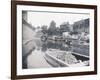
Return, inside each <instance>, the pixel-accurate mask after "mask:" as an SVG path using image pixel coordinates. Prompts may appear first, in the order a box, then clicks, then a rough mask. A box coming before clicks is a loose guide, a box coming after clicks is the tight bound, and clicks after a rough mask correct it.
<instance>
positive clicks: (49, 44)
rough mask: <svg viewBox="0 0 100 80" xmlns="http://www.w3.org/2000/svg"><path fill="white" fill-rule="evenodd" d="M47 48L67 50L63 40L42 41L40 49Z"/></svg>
mask: <svg viewBox="0 0 100 80" xmlns="http://www.w3.org/2000/svg"><path fill="white" fill-rule="evenodd" d="M48 48H52V49H60V50H65V51H68V46H67V45H65V42H63V41H46V42H42V51H46V50H47V49H48Z"/></svg>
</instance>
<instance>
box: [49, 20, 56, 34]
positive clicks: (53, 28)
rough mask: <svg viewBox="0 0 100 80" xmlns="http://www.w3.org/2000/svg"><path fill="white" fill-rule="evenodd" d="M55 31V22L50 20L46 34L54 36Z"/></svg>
mask: <svg viewBox="0 0 100 80" xmlns="http://www.w3.org/2000/svg"><path fill="white" fill-rule="evenodd" d="M55 31H56V22H55V21H53V20H52V21H51V23H50V26H49V29H48V34H49V35H54V34H55Z"/></svg>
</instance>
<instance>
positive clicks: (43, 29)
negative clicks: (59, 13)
mask: <svg viewBox="0 0 100 80" xmlns="http://www.w3.org/2000/svg"><path fill="white" fill-rule="evenodd" d="M41 29H42V32H43V33H44V34H46V33H47V26H46V25H43V26H42V27H41Z"/></svg>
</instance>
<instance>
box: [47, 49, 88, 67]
mask: <svg viewBox="0 0 100 80" xmlns="http://www.w3.org/2000/svg"><path fill="white" fill-rule="evenodd" d="M45 59H46V61H47V62H48V63H49V64H51V65H52V66H53V67H73V66H76V67H78V66H89V57H88V56H85V55H81V54H78V53H75V52H70V51H61V50H57V49H48V50H47V51H46V52H45Z"/></svg>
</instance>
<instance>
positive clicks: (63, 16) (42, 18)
mask: <svg viewBox="0 0 100 80" xmlns="http://www.w3.org/2000/svg"><path fill="white" fill-rule="evenodd" d="M89 16H90V15H89V14H81V13H80V14H79V13H58V12H56V13H54V12H35V11H28V22H29V23H31V24H32V25H33V26H34V27H37V26H40V27H41V26H42V25H47V26H49V25H50V22H51V21H52V20H54V21H55V22H56V26H57V27H59V26H60V25H61V24H62V23H63V22H69V23H70V24H73V23H74V22H76V21H79V20H82V19H87V18H89Z"/></svg>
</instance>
